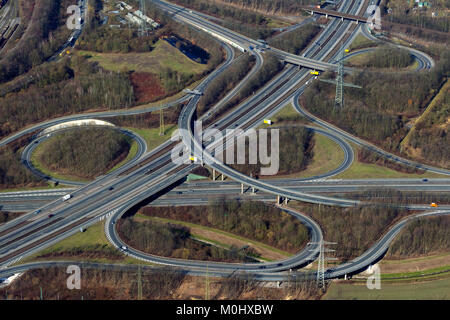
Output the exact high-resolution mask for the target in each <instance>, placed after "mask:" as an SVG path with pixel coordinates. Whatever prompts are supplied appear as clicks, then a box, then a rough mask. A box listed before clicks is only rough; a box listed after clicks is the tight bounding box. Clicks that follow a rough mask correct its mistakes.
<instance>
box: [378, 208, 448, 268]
mask: <svg viewBox="0 0 450 320" xmlns="http://www.w3.org/2000/svg"><path fill="white" fill-rule="evenodd" d="M449 249H450V217H449V216H440V217H439V216H438V217H428V218H420V219H416V220H414V221H412V222H410V223H409V224H408V225H407V226H406V227H405V228H404V229H403V230H402V231H401V232H400V234H399V235H398V236H397V238H396V239H395V240H394V242H392V244H391V246H390V247H389V251H388V253H387V257H388V258H399V259H400V258H411V257H417V256H423V255H429V254H436V253H448V252H449Z"/></svg>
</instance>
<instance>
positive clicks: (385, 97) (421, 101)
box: [300, 51, 450, 151]
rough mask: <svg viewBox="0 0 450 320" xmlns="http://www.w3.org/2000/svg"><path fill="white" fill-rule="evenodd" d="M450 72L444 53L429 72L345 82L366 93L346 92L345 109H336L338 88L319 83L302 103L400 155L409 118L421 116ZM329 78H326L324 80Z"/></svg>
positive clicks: (357, 76)
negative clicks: (335, 100) (335, 98)
mask: <svg viewBox="0 0 450 320" xmlns="http://www.w3.org/2000/svg"><path fill="white" fill-rule="evenodd" d="M449 70H450V53H448V51H447V52H442V56H441V59H440V60H439V62H438V63H437V65H436V67H435V68H433V69H432V70H431V71H429V72H420V73H418V72H401V73H380V72H371V71H363V72H360V73H354V74H353V75H349V76H348V77H347V79H346V80H345V81H346V82H349V83H354V84H358V85H360V86H362V87H363V89H354V88H345V89H344V96H345V97H344V101H345V107H344V108H343V109H342V110H335V109H334V95H335V86H333V85H330V84H326V83H323V82H319V81H314V82H313V84H312V85H311V86H310V87H309V88H308V89H307V90H306V91H305V94H304V95H303V96H302V97H301V98H300V103H301V104H302V105H303V106H304V107H306V108H307V109H308V110H310V111H311V112H312V113H313V114H315V115H317V116H319V117H320V118H323V119H325V120H327V121H329V122H331V123H334V124H336V125H337V126H339V127H341V128H342V129H344V130H346V131H348V132H350V133H352V134H355V135H356V136H358V137H362V138H365V139H368V140H370V141H372V142H374V143H376V144H378V145H379V146H381V147H382V148H385V149H387V150H389V151H399V144H400V141H401V140H402V139H403V138H404V136H405V135H406V133H407V130H408V128H407V127H406V126H405V124H406V122H407V121H409V119H410V118H412V117H415V116H417V115H419V114H420V113H421V112H422V111H423V110H424V109H425V108H426V107H427V105H428V104H429V103H430V101H431V99H432V98H433V96H434V95H435V94H436V93H437V92H438V89H439V88H440V87H441V85H442V83H443V81H444V79H445V78H446V77H448V75H449ZM325 77H326V76H325Z"/></svg>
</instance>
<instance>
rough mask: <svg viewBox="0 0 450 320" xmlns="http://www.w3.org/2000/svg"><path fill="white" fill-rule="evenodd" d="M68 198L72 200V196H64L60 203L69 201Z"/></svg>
mask: <svg viewBox="0 0 450 320" xmlns="http://www.w3.org/2000/svg"><path fill="white" fill-rule="evenodd" d="M70 198H72V195H71V194H66V195H65V196H64V197H62V201H66V200H69V199H70Z"/></svg>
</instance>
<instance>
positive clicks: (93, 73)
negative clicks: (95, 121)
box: [0, 56, 134, 137]
mask: <svg viewBox="0 0 450 320" xmlns="http://www.w3.org/2000/svg"><path fill="white" fill-rule="evenodd" d="M60 63H62V64H64V62H60ZM55 70H59V68H58V67H56V68H55ZM61 70H62V71H61V72H59V71H58V72H56V73H55V74H51V75H50V76H49V78H47V81H48V82H49V83H50V84H48V85H46V86H43V87H40V86H38V85H31V86H30V87H29V88H28V89H27V90H22V91H20V92H17V93H10V94H8V95H6V96H5V97H3V98H0V105H1V106H2V108H0V137H4V136H7V135H9V134H10V133H13V132H16V131H17V130H19V129H21V128H23V127H24V126H26V125H28V124H32V123H36V122H40V121H43V120H46V119H49V118H55V117H58V116H62V115H67V114H73V113H80V112H83V111H86V110H93V109H97V110H99V109H100V110H101V109H103V110H105V109H119V108H126V107H130V106H132V105H133V104H134V94H133V88H132V86H131V83H130V79H129V76H128V74H126V73H117V72H105V71H103V70H102V69H100V68H99V67H98V66H96V65H95V64H93V63H90V62H89V61H87V60H86V58H84V57H77V56H74V57H73V58H72V59H71V60H70V63H68V64H66V65H63V66H62V67H61ZM71 74H74V75H75V77H74V78H71V79H70V75H71ZM66 78H69V79H68V80H63V81H61V79H66ZM40 83H42V82H40Z"/></svg>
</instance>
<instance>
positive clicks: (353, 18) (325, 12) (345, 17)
mask: <svg viewBox="0 0 450 320" xmlns="http://www.w3.org/2000/svg"><path fill="white" fill-rule="evenodd" d="M301 8H302V9H303V10H305V11H308V12H309V13H311V15H313V14H320V15H324V16H325V17H326V18H328V17H333V18H341V20H350V21H356V22H357V23H360V22H361V23H366V22H367V18H366V17H363V16H358V15H354V14H349V13H344V12H338V11H333V10H327V9H320V8H317V7H310V6H302V7H301Z"/></svg>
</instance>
